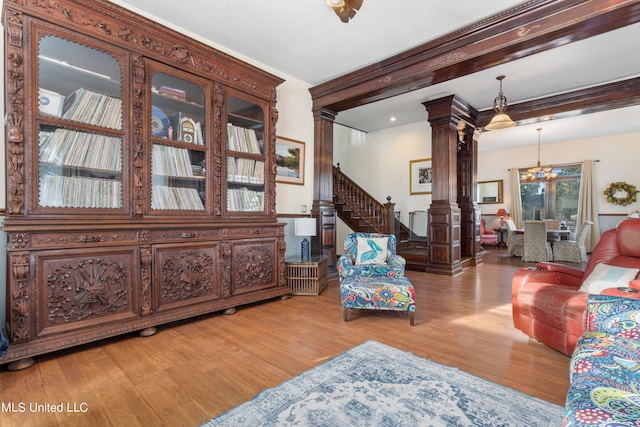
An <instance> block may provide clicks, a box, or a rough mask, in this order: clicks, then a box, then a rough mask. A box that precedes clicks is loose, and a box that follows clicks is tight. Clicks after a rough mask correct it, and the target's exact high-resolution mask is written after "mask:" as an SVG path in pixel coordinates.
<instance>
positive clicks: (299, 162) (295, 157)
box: [276, 136, 304, 185]
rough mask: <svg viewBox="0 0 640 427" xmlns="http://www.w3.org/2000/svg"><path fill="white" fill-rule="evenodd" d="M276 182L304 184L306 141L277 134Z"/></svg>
mask: <svg viewBox="0 0 640 427" xmlns="http://www.w3.org/2000/svg"><path fill="white" fill-rule="evenodd" d="M276 166H277V168H276V182H282V183H285V184H297V185H304V142H302V141H296V140H295V139H289V138H284V137H282V136H276Z"/></svg>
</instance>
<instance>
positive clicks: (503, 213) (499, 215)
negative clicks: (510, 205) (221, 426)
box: [496, 209, 509, 228]
mask: <svg viewBox="0 0 640 427" xmlns="http://www.w3.org/2000/svg"><path fill="white" fill-rule="evenodd" d="M505 216H509V214H508V213H507V211H506V210H504V209H498V213H497V214H496V218H500V228H506V227H507V225H506V224H505V222H504V217H505Z"/></svg>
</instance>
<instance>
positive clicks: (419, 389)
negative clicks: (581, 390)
mask: <svg viewBox="0 0 640 427" xmlns="http://www.w3.org/2000/svg"><path fill="white" fill-rule="evenodd" d="M562 419H563V408H562V407H560V406H558V405H554V404H551V403H548V402H545V401H543V400H540V399H537V398H535V397H531V396H528V395H526V394H524V393H521V392H519V391H516V390H513V389H510V388H507V387H504V386H501V385H499V384H495V383H492V382H490V381H486V380H483V379H481V378H478V377H474V376H473V375H470V374H467V373H464V372H461V371H459V370H458V369H455V368H450V367H447V366H443V365H440V364H437V363H434V362H431V361H429V360H426V359H422V358H420V357H418V356H415V355H413V354H411V353H407V352H404V351H401V350H398V349H395V348H393V347H389V346H387V345H385V344H381V343H379V342H375V341H367V342H365V343H364V344H361V345H359V346H357V347H355V348H353V349H351V350H349V351H347V352H346V353H343V354H341V355H339V356H337V357H335V358H333V359H331V360H329V361H327V362H325V363H323V364H321V365H319V366H316V367H315V368H312V369H310V370H308V371H306V372H303V373H302V374H301V375H299V376H297V377H294V378H292V379H291V380H289V381H287V382H285V383H283V384H280V385H279V386H276V387H274V388H271V389H266V390H263V391H262V392H260V393H259V394H258V395H257V396H256V397H255V398H253V399H252V400H250V401H248V402H245V403H243V404H242V405H240V406H238V407H236V408H234V409H231V410H230V411H228V412H225V413H224V414H222V415H220V416H219V417H217V418H214V419H212V420H210V421H208V422H207V423H205V424H203V426H206V427H212V426H233V427H236V426H242V427H244V426H258V425H259V426H278V427H280V426H304V427H307V426H322V427H342V426H367V427H368V426H385V427H387V426H433V427H437V426H447V427H462V426H486V427H503V426H514V427H534V426H535V427H541V426H544V427H551V426H553V427H558V426H561V425H562Z"/></svg>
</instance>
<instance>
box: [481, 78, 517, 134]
mask: <svg viewBox="0 0 640 427" xmlns="http://www.w3.org/2000/svg"><path fill="white" fill-rule="evenodd" d="M496 79H497V80H498V81H499V82H500V92H498V96H496V99H494V100H493V111H495V112H496V115H495V116H493V118H492V119H491V121H490V122H489V124H488V125H486V126H485V127H484V128H485V129H487V130H498V129H506V128H511V127H514V126H515V125H516V124H517V123H516V122H514V121H513V120H511V117H509V116H508V115H507V113H506V112H505V111H507V97H506V96H504V94H503V93H502V80H503V79H504V76H498V77H496Z"/></svg>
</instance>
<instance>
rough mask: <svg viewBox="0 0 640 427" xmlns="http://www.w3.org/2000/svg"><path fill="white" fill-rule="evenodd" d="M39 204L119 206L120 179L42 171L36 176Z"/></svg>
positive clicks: (48, 205) (120, 196) (120, 198)
mask: <svg viewBox="0 0 640 427" xmlns="http://www.w3.org/2000/svg"><path fill="white" fill-rule="evenodd" d="M40 206H44V207H56V208H120V207H122V182H120V181H117V180H115V179H108V178H97V177H86V176H63V175H49V174H45V175H42V176H41V177H40Z"/></svg>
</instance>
